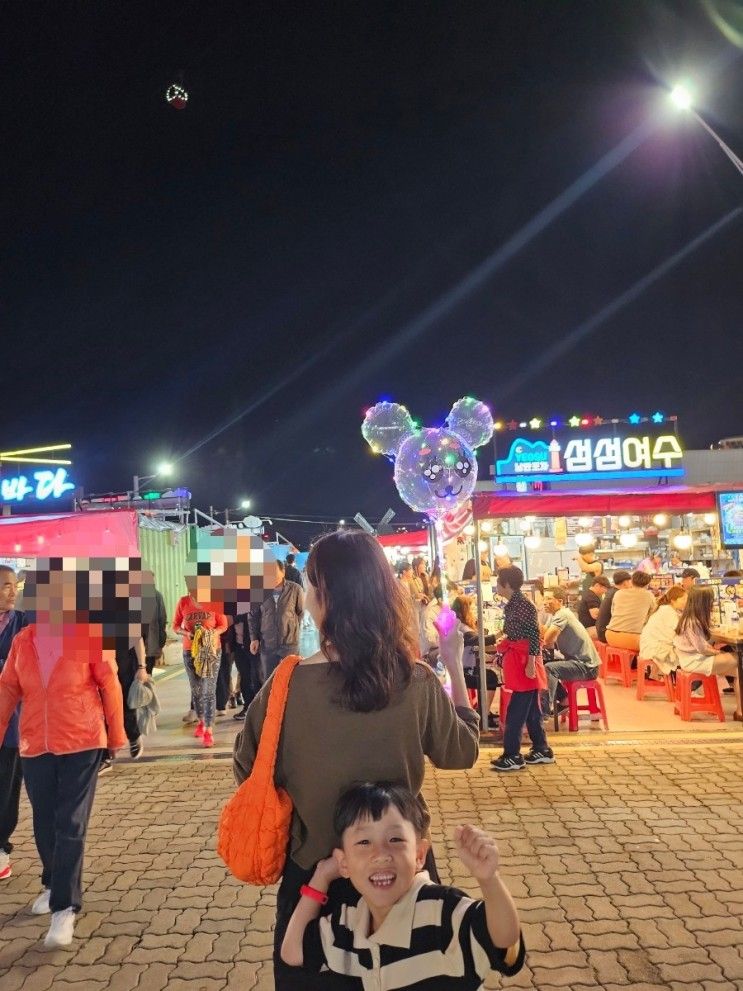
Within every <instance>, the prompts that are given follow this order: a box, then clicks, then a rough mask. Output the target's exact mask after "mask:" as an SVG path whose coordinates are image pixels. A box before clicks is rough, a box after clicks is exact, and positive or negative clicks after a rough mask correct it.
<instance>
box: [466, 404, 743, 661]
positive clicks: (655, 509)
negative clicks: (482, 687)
mask: <svg viewBox="0 0 743 991" xmlns="http://www.w3.org/2000/svg"><path fill="white" fill-rule="evenodd" d="M687 453H688V454H693V455H702V454H706V453H708V452H686V451H685V450H684V448H683V445H682V443H681V440H680V438H679V436H678V430H677V422H676V420H675V418H666V417H664V416H663V415H662V414H660V413H656V414H652V415H649V416H646V417H643V416H640V415H639V414H631V415H630V416H629V417H628V418H627V419H625V420H619V419H608V418H607V419H605V418H602V417H577V416H576V417H571V418H569V419H568V420H558V419H552V420H547V421H543V420H541V419H539V418H536V417H535V418H532V420H530V421H520V422H517V421H515V420H511V421H506V420H503V419H502V420H500V421H497V422H496V435H495V451H494V458H493V464H492V466H491V472H490V475H491V479H490V481H488V482H481V483H480V484H479V485H478V491H477V492H476V493H475V495H474V496H473V500H472V509H473V517H474V524H475V532H474V534H473V537H472V546H473V548H476V547H482V546H483V543H484V544H485V545H486V547H487V556H488V558H489V560H491V561H492V560H494V559H495V558H496V557H497V556H500V555H502V554H504V553H506V552H507V553H508V554H509V555H510V557H511V558H512V559H513V562H514V563H515V564H517V565H519V567H521V568H522V570H523V571H524V574H525V577H526V578H527V579H531V580H535V579H541V580H542V581H543V582H544V584H545V587H549V586H550V585H557V584H562V585H567V586H568V587H570V586H577V585H578V584H579V580H580V579H582V578H583V574H582V572H581V571H580V570H579V567H578V556H579V554H580V552H581V549H586V548H593V549H594V553H595V555H596V558H597V559H598V560H599V561H601V563H602V565H603V570H604V573H605V574H606V575H607V577H609V578H611V575H612V573H613V571H614V570H616V569H619V568H622V569H626V570H629V571H634V570H637V568H638V567H639V566H641V565H642V567H643V570H653V572H654V575H655V577H654V584H655V585H657V587H658V591H659V592H660V591H661V589H662V588H663V587H666V586H668V585H670V584H672V583H673V582H674V581H679V580H680V575H681V571H682V570H683V568H685V567H689V566H693V567H694V568H695V569H696V570H697V571H698V572H699V574H700V575H701V576H702V578H703V579H705V580H706V579H709V580H710V583H711V584H713V585H715V586H717V587H718V589H719V599H720V602H721V603H722V604H724V602H725V599H726V596H727V598H728V599H729V598H730V597H731V596H734V595H735V593H733V592H732V589H731V588H729V587H728V585H726V584H725V583H723V582H722V581H718V580H717V579H721V576H722V575H724V574H725V572H726V571H728V570H732V569H736V568H738V567H739V566H740V548H741V546H743V538H741V539H740V541H739V542H738V543H737V544H736V542H735V540H734V539H733V538H732V537H731V535H730V533H729V532H728V531H732V530H735V527H736V525H737V524H741V523H742V522H743V484H742V483H741V481H740V480H741V479H743V459H742V461H741V464H740V465H737V466H735V468H734V470H735V474H734V475H731V473H730V466H728V467H727V471H728V475H727V476H722V477H720V473H719V472H718V473H717V475H715V473H714V472H713V471H711V470H710V469H709V468H708V467H707V468H704V469H700V468H699V465H700V464H702V463H703V461H704V459H702V458H700V457H697V458H689V459H687ZM709 453H710V456H712V455H714V452H709ZM728 453H729V452H725V454H728ZM726 464H727V462H726ZM690 466H692V467H693V470H691V467H690ZM704 472H706V474H705V473H704ZM707 478H713V479H715V480H711V481H707V480H706V479H707ZM700 479H705V480H704V481H701V480H700ZM721 514H722V516H721ZM721 522H722V524H723V525H722V526H721ZM740 533H743V529H742V530H741V531H740ZM653 557H654V560H653V561H652V562H651V558H653ZM478 558H479V555H478ZM728 584H729V583H728ZM484 606H485V603H484V602H483V596H482V594H481V590H480V589H479V588H478V614H479V620H480V628H481V629H482V625H483V624H482V618H483V608H484ZM721 619H722V620H723V621H724V619H725V617H724V616H722V615H721ZM482 652H483V651H482V645H481V653H482Z"/></svg>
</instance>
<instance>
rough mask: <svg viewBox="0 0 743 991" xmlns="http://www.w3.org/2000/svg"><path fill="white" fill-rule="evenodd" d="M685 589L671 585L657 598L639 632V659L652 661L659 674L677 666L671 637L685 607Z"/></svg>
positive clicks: (668, 671)
mask: <svg viewBox="0 0 743 991" xmlns="http://www.w3.org/2000/svg"><path fill="white" fill-rule="evenodd" d="M686 600H687V593H686V589H684V588H682V587H681V586H680V585H673V586H672V587H671V588H669V589H668V591H667V592H666V594H665V595H664V596H662V598H660V599H659V600H658V608H657V609H656V610H655V612H654V613H653V614H652V615H651V616H650V618H649V619H648V621H647V623H646V624H645V626H644V627H643V628H642V632H641V633H640V659H641V660H642V661H653V662H654V663H655V666H656V667H657V668H658V670H659V671H660V673H661V674H670V673H671V671H674V670H675V669H676V668H677V667H678V662H677V660H676V655H675V654H674V652H673V639H674V637H675V636H676V627H677V626H678V622H679V617H680V616H681V615H682V613H683V611H684V609H685V607H686Z"/></svg>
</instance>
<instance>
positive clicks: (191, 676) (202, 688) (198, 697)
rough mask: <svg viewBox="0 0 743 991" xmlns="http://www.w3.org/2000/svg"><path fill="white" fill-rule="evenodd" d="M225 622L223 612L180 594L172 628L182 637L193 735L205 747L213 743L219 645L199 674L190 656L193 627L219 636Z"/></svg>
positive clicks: (223, 629)
mask: <svg viewBox="0 0 743 991" xmlns="http://www.w3.org/2000/svg"><path fill="white" fill-rule="evenodd" d="M227 626H228V623H227V617H226V616H225V614H224V613H222V612H218V611H217V609H216V608H215V607H214V606H213V605H211V604H208V603H201V602H197V601H196V599H195V598H194V596H193V595H184V596H183V597H182V598H181V599H179V600H178V604H177V606H176V607H175V616H174V617H173V629H174V631H175V632H176V633H177V634H179V635H180V636H182V637H183V664H184V667H185V668H186V674H187V675H188V681H189V684H190V686H191V704H192V706H193V707H194V710H195V713H196V717H197V719H198V723H197V725H196V729H195V730H194V736H195V737H197V739H200V740H201V741H202V743H203V744H204V746H205V747H213V746H214V735H213V728H214V716H215V712H216V702H217V674H218V672H219V665H220V662H221V655H222V650H221V646H220V647H219V658H218V659H217V661H216V665H215V669H214V670H213V671H211V672H209V674H208V675H207V674H204V675H200V674H198V673H197V671H196V668H195V665H194V658H193V657H192V656H191V646H192V643H193V637H194V634H195V633H196V630H198V629H204V630H213V631H214V633H215V635H216V636H217V637H220V636H221V635H222V634H223V633H225V632H226V630H227ZM189 721H190V720H189Z"/></svg>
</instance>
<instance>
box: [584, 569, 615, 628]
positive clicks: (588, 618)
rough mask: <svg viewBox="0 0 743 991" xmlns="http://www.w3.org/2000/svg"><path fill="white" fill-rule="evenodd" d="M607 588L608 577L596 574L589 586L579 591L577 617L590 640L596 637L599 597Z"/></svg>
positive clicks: (602, 595) (599, 606) (604, 593)
mask: <svg viewBox="0 0 743 991" xmlns="http://www.w3.org/2000/svg"><path fill="white" fill-rule="evenodd" d="M608 589H609V579H608V578H607V577H606V576H605V575H596V577H595V578H594V579H593V581H592V582H591V586H590V588H587V589H586V590H585V591H584V592H581V596H580V602H579V603H578V619H579V620H580V621H581V623H582V624H583V625H584V626H585V628H586V629H587V630H588V635H589V637H590V638H591V639H592V640H595V639H596V638H597V633H596V620H597V619H598V615H599V609H600V608H601V599H602V598H603V597H604V595H606V593H607V591H608Z"/></svg>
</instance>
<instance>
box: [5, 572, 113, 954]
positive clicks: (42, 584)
mask: <svg viewBox="0 0 743 991" xmlns="http://www.w3.org/2000/svg"><path fill="white" fill-rule="evenodd" d="M57 563H59V565H60V567H56V565H57ZM44 564H45V569H46V568H48V570H43V571H42V570H39V571H38V572H37V574H36V575H34V576H33V578H32V579H31V582H32V584H33V585H34V586H35V587H34V589H33V594H34V596H35V602H34V606H35V618H36V622H35V623H34V624H32V625H30V626H28V627H26V628H25V629H24V630H21V632H20V633H19V634H18V635H17V636H16V637H15V639H14V640H13V645H12V647H11V650H10V654H9V655H8V659H7V661H6V663H5V667H4V668H3V671H2V675H0V738H2V736H3V734H4V732H5V728H6V727H7V725H8V722H9V720H10V717H11V716H12V714H13V711H14V710H15V708H16V706H17V705H18V703H19V702H20V703H21V722H20V741H19V751H20V757H21V764H22V768H23V780H24V781H25V782H26V790H27V791H28V797H29V799H30V801H31V808H32V810H33V823H34V838H35V840H36V847H37V849H38V851H39V857H40V859H41V865H42V873H41V883H42V887H43V890H42V892H41V894H40V895H39V896H38V898H37V899H36V901H35V902H34V903H33V905H32V907H31V912H32V914H34V915H44V914H46V913H48V912H51V913H52V918H51V925H50V927H49V932H48V933H47V936H46V939H45V941H44V942H45V945H46V946H48V947H63V946H69V945H70V943H71V942H72V936H73V930H74V925H75V916H76V914H77V913H78V912H79V911H80V908H81V906H82V869H83V856H84V853H85V834H86V830H87V826H88V820H89V818H90V813H91V810H92V807H93V798H94V796H95V787H96V781H97V778H98V768H99V765H100V762H101V758H102V756H103V755H104V754H106V753H113V752H115V751H116V750H118V749H119V748H120V747H123V746H124V745H125V744H126V742H127V738H126V733H125V732H124V718H123V700H122V695H121V687H120V685H119V681H118V677H117V674H116V664H115V661H114V659H113V651H110V652H106V653H107V655H108V656H105V655H104V650H103V633H102V629H101V627H100V626H91V625H87V624H84V623H81V622H80V616H81V614H82V615H84V614H85V612H86V608H87V604H86V603H81V602H80V601H79V599H80V597H81V595H80V589H79V588H78V587H76V582H77V579H78V578H79V575H78V573H77V572H76V571H75V570H72V567H71V566H70V560H69V559H65V561H64V562H63V561H62V559H57V560H49V561H46V562H44ZM65 565H66V566H67V568H68V569H69V570H65ZM73 567H74V566H73ZM27 598H28V597H27V596H26V594H25V592H24V603H25V602H26V599H27Z"/></svg>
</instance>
